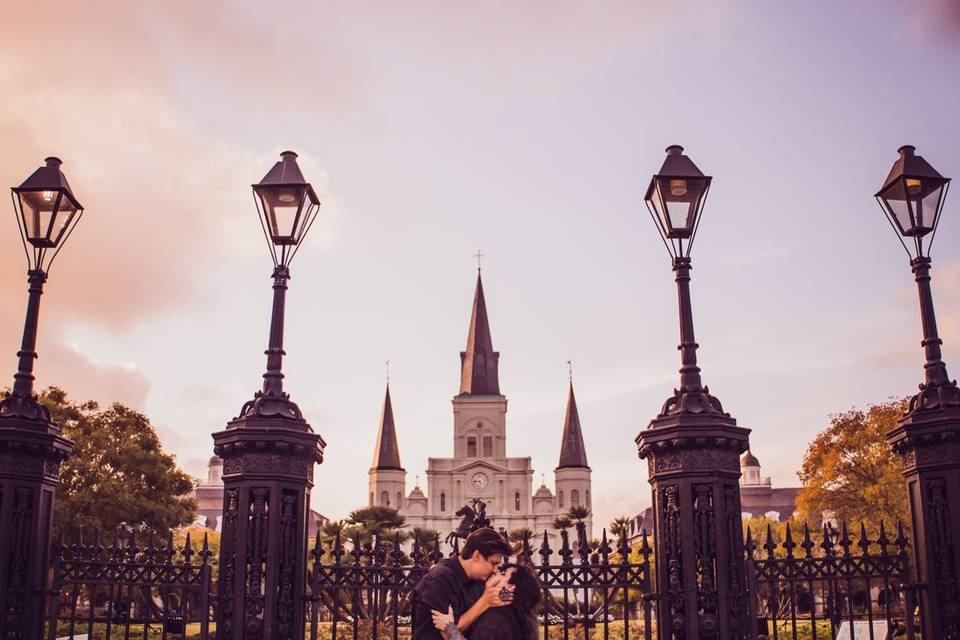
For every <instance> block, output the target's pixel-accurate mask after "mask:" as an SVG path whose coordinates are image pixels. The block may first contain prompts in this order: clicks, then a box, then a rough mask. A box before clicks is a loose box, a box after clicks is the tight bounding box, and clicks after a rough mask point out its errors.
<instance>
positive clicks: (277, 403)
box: [240, 151, 320, 420]
mask: <svg viewBox="0 0 960 640" xmlns="http://www.w3.org/2000/svg"><path fill="white" fill-rule="evenodd" d="M253 194H254V201H255V202H256V205H257V211H258V213H259V214H260V224H261V225H262V227H263V233H264V236H265V237H266V239H267V246H268V247H269V248H270V256H271V257H272V258H273V315H272V317H271V320H270V343H269V346H268V348H267V350H266V352H265V353H266V355H267V370H266V372H265V373H264V374H263V389H262V390H261V391H259V392H257V394H256V395H255V396H254V399H253V400H251V401H249V402H247V403H246V404H245V405H244V406H243V409H242V410H241V411H240V417H245V416H254V415H255V416H259V417H285V418H291V419H293V420H303V415H302V414H301V413H300V408H299V407H297V405H296V403H294V402H293V401H292V400H290V396H289V394H287V393H285V392H284V391H283V372H282V365H283V356H284V354H285V352H284V350H283V314H284V306H285V301H286V292H287V281H288V280H289V279H290V262H291V261H292V260H293V257H294V255H295V254H296V253H297V250H298V249H299V248H300V244H301V243H302V242H303V238H304V237H305V236H306V235H307V232H308V231H309V230H310V227H311V226H312V225H313V221H314V220H315V219H316V216H317V212H318V210H319V208H320V200H319V199H318V198H317V194H316V192H315V191H314V190H313V186H312V185H311V184H310V183H309V182H307V181H306V180H305V179H304V177H303V173H302V172H301V171H300V167H299V166H298V165H297V154H296V153H294V152H293V151H284V152H283V153H281V154H280V161H279V162H277V163H276V164H274V165H273V168H272V169H270V171H269V172H268V173H267V175H266V176H264V178H263V180H261V181H260V182H258V183H257V184H255V185H253Z"/></svg>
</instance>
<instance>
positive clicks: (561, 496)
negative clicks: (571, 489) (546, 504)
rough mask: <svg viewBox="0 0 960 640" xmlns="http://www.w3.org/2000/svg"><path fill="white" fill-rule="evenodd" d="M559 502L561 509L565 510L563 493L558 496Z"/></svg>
mask: <svg viewBox="0 0 960 640" xmlns="http://www.w3.org/2000/svg"><path fill="white" fill-rule="evenodd" d="M557 502H559V503H560V508H561V509H562V508H563V491H561V492H560V493H558V494H557Z"/></svg>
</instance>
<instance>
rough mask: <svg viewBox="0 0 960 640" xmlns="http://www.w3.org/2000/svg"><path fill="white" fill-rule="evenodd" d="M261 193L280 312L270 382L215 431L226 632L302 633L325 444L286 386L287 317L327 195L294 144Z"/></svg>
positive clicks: (257, 191) (222, 629)
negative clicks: (291, 284)
mask: <svg viewBox="0 0 960 640" xmlns="http://www.w3.org/2000/svg"><path fill="white" fill-rule="evenodd" d="M253 197H254V201H255V203H256V207H257V212H258V213H259V216H260V224H261V226H262V227H263V233H264V237H265V238H266V240H267V246H268V247H269V248H270V255H271V257H272V258H273V314H272V316H271V320H270V342H269V346H268V347H267V350H266V355H267V369H266V372H265V373H264V374H263V387H262V389H261V390H260V391H258V392H257V393H256V395H254V397H253V399H252V400H250V401H248V402H246V403H244V405H243V408H242V409H241V410H240V415H239V416H237V417H236V418H234V419H233V420H231V421H230V422H229V423H227V426H226V428H225V429H224V430H222V431H218V432H216V433H214V434H213V445H214V446H213V450H214V453H215V454H216V455H218V456H220V457H221V458H222V459H223V475H222V479H223V511H222V514H223V518H222V528H221V534H220V535H221V537H220V574H219V577H218V587H217V590H218V597H217V634H218V635H217V637H218V638H220V637H222V638H234V637H239V636H241V635H244V634H245V633H246V634H248V635H250V636H257V637H260V636H261V635H262V636H263V637H271V638H272V637H274V636H276V637H281V636H282V637H290V638H300V637H303V635H304V633H305V629H304V620H305V617H304V607H305V599H304V598H302V597H301V594H303V593H304V590H305V589H306V588H307V585H306V572H305V571H304V567H306V566H307V556H306V552H307V528H308V526H309V523H310V519H311V513H310V490H311V489H312V488H313V471H314V465H316V464H317V463H320V462H323V450H324V447H325V446H326V443H325V442H324V440H323V438H322V437H320V435H319V434H318V433H315V432H314V431H313V429H312V428H311V427H310V425H309V424H308V423H307V421H306V420H305V419H304V417H303V414H302V413H301V412H300V408H299V407H298V406H297V405H296V404H295V403H294V402H293V401H292V400H290V396H289V395H288V394H287V393H285V392H284V390H283V372H282V364H283V356H284V351H283V320H284V302H285V298H286V291H287V281H288V280H289V279H290V262H291V261H292V260H293V257H294V256H295V255H296V253H297V251H298V250H299V248H300V246H301V244H302V243H303V239H304V237H305V236H306V235H307V232H308V231H309V230H310V227H311V226H312V225H313V222H314V220H316V216H317V212H318V209H319V207H320V200H319V198H317V194H316V192H315V191H314V190H313V187H312V186H311V185H310V183H309V182H307V181H306V180H305V179H304V177H303V173H301V171H300V167H299V166H297V154H295V153H294V152H292V151H284V152H283V153H282V154H281V155H280V161H279V162H277V163H276V164H274V165H273V168H272V169H270V171H269V172H268V173H267V175H266V176H264V178H263V180H261V181H260V182H258V183H257V184H255V185H253ZM174 622H176V623H178V621H174ZM176 628H179V627H176ZM258 634H259V635H258ZM277 634H279V635H277Z"/></svg>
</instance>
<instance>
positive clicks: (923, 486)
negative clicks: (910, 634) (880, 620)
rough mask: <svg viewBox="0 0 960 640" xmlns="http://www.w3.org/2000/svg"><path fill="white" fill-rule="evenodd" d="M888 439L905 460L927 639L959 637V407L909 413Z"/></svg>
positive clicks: (914, 565) (914, 566) (916, 573)
mask: <svg viewBox="0 0 960 640" xmlns="http://www.w3.org/2000/svg"><path fill="white" fill-rule="evenodd" d="M887 439H888V440H889V441H890V444H891V445H892V447H893V450H894V451H895V452H897V453H898V454H899V455H900V457H901V458H902V460H903V475H904V479H905V481H906V484H907V495H908V497H909V500H910V518H911V521H912V523H913V536H912V537H913V563H912V567H911V570H912V572H913V575H912V578H913V580H914V582H916V583H918V584H920V585H921V588H920V589H919V592H918V597H919V604H920V612H921V615H920V618H921V625H922V635H923V637H924V638H942V639H944V640H956V639H957V638H960V593H958V589H960V565H958V562H960V406H939V407H936V408H933V409H923V408H918V407H916V406H914V408H913V410H911V411H909V412H907V413H906V414H904V416H903V417H902V418H901V419H900V420H899V422H898V423H897V426H896V427H894V428H893V429H891V430H890V431H889V432H888V433H887Z"/></svg>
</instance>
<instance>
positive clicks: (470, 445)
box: [467, 436, 477, 458]
mask: <svg viewBox="0 0 960 640" xmlns="http://www.w3.org/2000/svg"><path fill="white" fill-rule="evenodd" d="M467 457H468V458H476V457H477V439H476V438H474V437H472V436H471V437H469V438H467Z"/></svg>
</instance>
